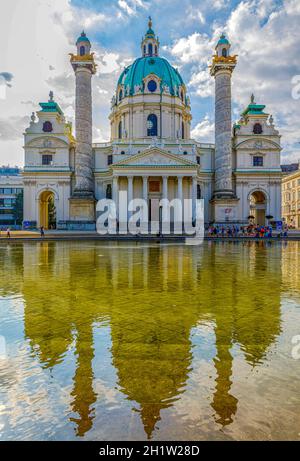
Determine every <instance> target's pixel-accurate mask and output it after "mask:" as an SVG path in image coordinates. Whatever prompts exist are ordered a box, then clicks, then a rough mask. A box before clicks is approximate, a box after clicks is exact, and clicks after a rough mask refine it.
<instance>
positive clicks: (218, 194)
mask: <svg viewBox="0 0 300 461" xmlns="http://www.w3.org/2000/svg"><path fill="white" fill-rule="evenodd" d="M227 198H229V199H235V198H236V196H235V193H234V192H233V190H232V189H220V190H216V191H215V192H214V194H213V200H214V199H227Z"/></svg>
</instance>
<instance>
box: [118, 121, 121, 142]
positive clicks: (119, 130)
mask: <svg viewBox="0 0 300 461" xmlns="http://www.w3.org/2000/svg"><path fill="white" fill-rule="evenodd" d="M118 132H119V133H118V134H119V139H122V122H119V129H118Z"/></svg>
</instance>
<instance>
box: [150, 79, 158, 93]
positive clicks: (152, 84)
mask: <svg viewBox="0 0 300 461" xmlns="http://www.w3.org/2000/svg"><path fill="white" fill-rule="evenodd" d="M156 89H157V84H156V82H155V81H154V80H150V82H148V90H149V91H151V93H154V91H156Z"/></svg>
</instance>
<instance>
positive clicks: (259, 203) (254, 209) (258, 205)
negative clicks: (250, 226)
mask: <svg viewBox="0 0 300 461" xmlns="http://www.w3.org/2000/svg"><path fill="white" fill-rule="evenodd" d="M266 208H267V199H266V196H265V194H264V192H262V191H260V190H259V191H254V192H252V194H251V195H250V216H253V217H254V222H255V224H258V225H259V226H264V225H265V224H266Z"/></svg>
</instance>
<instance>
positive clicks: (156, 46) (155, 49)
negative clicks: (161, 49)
mask: <svg viewBox="0 0 300 461" xmlns="http://www.w3.org/2000/svg"><path fill="white" fill-rule="evenodd" d="M155 54H156V56H157V45H155Z"/></svg>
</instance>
